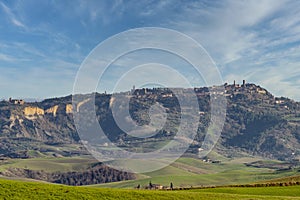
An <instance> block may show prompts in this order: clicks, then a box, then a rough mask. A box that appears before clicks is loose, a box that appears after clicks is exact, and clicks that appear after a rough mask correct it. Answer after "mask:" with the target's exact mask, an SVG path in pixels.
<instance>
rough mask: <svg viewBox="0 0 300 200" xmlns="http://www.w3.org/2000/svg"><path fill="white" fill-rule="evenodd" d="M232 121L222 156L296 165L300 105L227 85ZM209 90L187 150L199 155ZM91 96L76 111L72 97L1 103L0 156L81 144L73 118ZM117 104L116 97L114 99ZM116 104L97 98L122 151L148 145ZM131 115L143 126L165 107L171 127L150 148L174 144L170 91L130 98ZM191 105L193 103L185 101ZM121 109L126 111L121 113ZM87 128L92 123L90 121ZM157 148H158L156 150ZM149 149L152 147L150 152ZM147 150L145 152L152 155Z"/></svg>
mask: <svg viewBox="0 0 300 200" xmlns="http://www.w3.org/2000/svg"><path fill="white" fill-rule="evenodd" d="M224 88H225V91H224V92H223V93H222V95H225V96H226V98H227V116H226V122H225V125H224V128H223V132H222V135H221V138H220V140H219V143H218V145H217V147H216V149H217V151H219V152H220V153H222V154H226V156H234V155H236V154H238V153H239V152H244V153H248V154H251V155H260V156H265V157H269V158H277V159H283V160H284V159H291V158H293V157H296V156H299V155H300V109H299V108H300V104H299V103H298V102H295V101H293V100H290V99H288V98H283V97H280V98H276V97H274V96H273V95H272V94H270V93H269V92H268V91H267V90H266V89H264V88H261V87H259V86H257V85H254V84H246V85H243V86H240V85H227V84H226V85H225V86H224ZM208 89H209V88H195V89H194V91H195V92H196V94H197V98H198V103H199V110H200V111H201V112H200V113H199V116H200V120H201V121H200V124H199V128H198V134H197V135H196V138H195V139H196V141H198V142H195V143H193V144H192V145H191V147H190V149H189V150H188V152H189V153H197V151H198V149H199V147H200V146H199V145H201V141H203V138H204V133H205V131H206V130H207V127H208V124H209V121H210V105H209V102H210V96H209V93H208ZM89 96H90V95H86V98H83V100H82V101H80V102H77V104H76V106H75V107H74V108H73V105H72V97H71V96H67V97H62V98H53V99H46V100H44V101H42V102H37V103H25V104H24V105H14V104H11V103H9V102H6V101H3V102H0V142H1V144H3V145H2V146H1V147H0V154H5V153H7V152H10V153H12V152H14V150H16V149H18V151H24V150H28V149H34V147H32V145H30V144H33V143H34V144H40V143H43V144H49V145H51V144H57V143H60V144H78V145H80V138H79V136H78V134H77V131H76V129H75V126H74V121H73V115H72V113H73V112H74V111H75V112H78V111H80V110H81V109H84V106H85V104H87V103H89V101H90V97H89ZM114 98H116V97H114ZM114 98H112V97H111V95H108V94H96V99H95V104H96V105H95V108H96V112H97V118H98V121H99V123H100V125H101V127H102V129H103V130H104V131H105V133H106V134H107V136H108V137H109V138H110V140H111V141H113V142H115V143H117V144H118V145H119V146H123V147H125V148H126V147H130V145H136V146H137V147H138V146H139V145H140V144H144V145H145V144H146V143H145V139H137V138H133V137H129V136H128V135H127V134H126V133H124V132H123V131H122V130H121V129H120V128H119V127H118V126H117V124H116V122H115V120H114V118H113V116H112V113H111V110H110V106H112V104H113V103H114V100H115V99H114ZM128 98H130V106H129V108H130V115H131V117H132V118H133V119H134V120H135V121H136V122H137V124H139V125H145V124H146V125H147V123H149V120H150V119H149V115H148V114H147V113H148V111H149V109H150V107H151V105H153V104H154V103H155V102H160V103H161V104H162V105H163V106H164V107H165V108H166V110H167V111H168V117H167V122H166V124H165V126H164V127H163V129H162V130H161V131H159V133H158V134H157V135H155V136H153V137H151V138H148V139H147V141H148V142H154V143H155V142H156V141H161V139H167V140H169V139H172V138H173V137H174V135H176V132H177V127H178V122H179V119H180V115H181V114H184V113H180V106H179V104H178V101H177V98H176V97H175V95H174V94H172V92H171V91H170V90H168V89H165V88H164V89H160V88H156V89H145V90H136V91H135V92H134V93H133V94H129V93H128ZM185 99H186V101H189V99H190V97H189V96H188V95H187V96H186V97H185ZM120 109H122V108H120ZM87 122H88V121H87ZM154 143H153V144H154ZM147 148H148V147H147ZM147 148H146V146H142V148H141V149H143V150H145V149H147Z"/></svg>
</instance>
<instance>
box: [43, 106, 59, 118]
mask: <svg viewBox="0 0 300 200" xmlns="http://www.w3.org/2000/svg"><path fill="white" fill-rule="evenodd" d="M57 109H58V105H56V106H53V107H51V108H48V109H47V110H45V113H47V114H53V116H54V117H55V116H56V112H57Z"/></svg>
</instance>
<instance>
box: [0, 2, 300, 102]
mask: <svg viewBox="0 0 300 200" xmlns="http://www.w3.org/2000/svg"><path fill="white" fill-rule="evenodd" d="M153 26H154V27H163V28H170V29H174V30H177V31H180V32H183V33H185V34H187V35H188V36H190V37H192V38H194V39H195V40H196V41H197V42H199V43H200V44H201V45H202V46H203V47H204V48H205V49H206V50H207V52H208V53H209V54H210V56H211V57H212V58H213V60H214V61H215V63H216V65H217V66H218V68H219V70H220V73H221V75H222V78H223V80H224V82H233V80H237V81H238V82H242V80H243V79H246V80H247V82H254V83H256V84H259V85H261V86H263V87H265V88H267V89H268V90H270V91H271V92H272V93H274V94H275V95H276V96H287V97H290V98H293V99H296V100H300V1H285V0H266V1H263V0H260V1H255V0H253V1H235V0H232V1H226V0H225V1H175V0H173V1H172V0H166V1H140V0H133V1H122V0H117V1H113V0H107V1H75V0H74V1H73V0H72V1H71V0H68V1H67V0H65V1H54V0H53V1H38V0H36V1H31V0H26V1H23V0H19V1H18V0H16V1H4V0H0V30H1V31H0V80H1V81H0V89H1V96H0V98H8V97H10V96H12V97H33V98H46V97H53V96H64V95H68V94H71V93H72V89H73V83H74V79H75V76H76V73H77V71H78V69H79V67H80V64H81V63H82V62H83V60H84V58H85V57H86V56H87V55H88V54H89V53H90V51H91V50H92V49H94V48H95V47H96V46H97V45H98V44H99V43H100V42H102V41H104V40H105V39H107V38H109V37H110V36H113V35H115V34H117V33H119V32H122V31H126V30H128V29H131V28H139V27H153ZM112 71H114V70H112ZM182 71H184V67H183V69H182ZM111 84H112V83H111ZM199 85H201V84H199Z"/></svg>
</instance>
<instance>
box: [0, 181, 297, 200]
mask: <svg viewBox="0 0 300 200" xmlns="http://www.w3.org/2000/svg"><path fill="white" fill-rule="evenodd" d="M0 188H1V189H0V199H106V200H110V199H118V200H122V199H126V200H128V199H133V200H134V199H137V200H140V199H149V200H150V199H151V200H152V199H173V200H177V199H178V200H179V199H180V200H181V199H189V200H193V199H300V186H289V187H262V188H228V187H224V188H210V189H191V190H178V191H177V190H176V191H152V190H151V191H150V190H134V189H107V188H87V187H71V186H62V185H55V184H44V183H33V182H23V181H11V180H0Z"/></svg>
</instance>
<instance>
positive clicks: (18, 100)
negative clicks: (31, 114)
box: [8, 98, 25, 105]
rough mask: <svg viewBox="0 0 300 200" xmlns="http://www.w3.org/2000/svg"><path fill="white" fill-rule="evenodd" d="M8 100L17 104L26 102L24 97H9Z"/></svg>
mask: <svg viewBox="0 0 300 200" xmlns="http://www.w3.org/2000/svg"><path fill="white" fill-rule="evenodd" d="M8 102H9V103H12V104H16V105H17V104H19V105H23V104H24V103H25V101H24V100H23V99H12V98H9V100H8Z"/></svg>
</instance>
